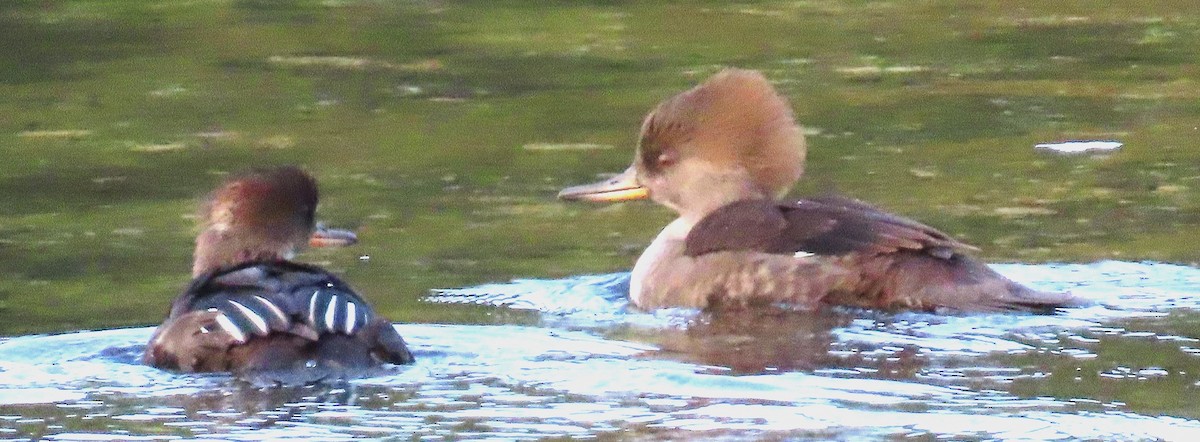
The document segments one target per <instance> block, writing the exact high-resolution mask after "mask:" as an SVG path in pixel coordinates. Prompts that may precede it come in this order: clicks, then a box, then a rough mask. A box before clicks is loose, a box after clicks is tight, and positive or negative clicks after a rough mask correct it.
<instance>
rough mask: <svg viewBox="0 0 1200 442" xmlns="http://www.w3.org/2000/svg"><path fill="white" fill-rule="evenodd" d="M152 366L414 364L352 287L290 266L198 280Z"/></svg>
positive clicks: (249, 267)
mask: <svg viewBox="0 0 1200 442" xmlns="http://www.w3.org/2000/svg"><path fill="white" fill-rule="evenodd" d="M144 359H145V361H146V362H147V363H148V364H150V365H154V366H156V367H160V368H167V369H174V370H180V371H187V372H193V371H233V372H239V373H263V372H274V373H284V372H289V371H291V372H297V373H300V372H304V374H303V375H299V377H300V378H303V379H304V380H306V381H307V380H315V379H310V378H313V377H315V378H318V379H319V378H321V377H326V376H338V375H339V374H340V373H341V372H342V371H344V370H347V369H356V368H369V367H373V366H377V365H379V364H380V363H382V362H389V363H395V364H405V363H409V362H412V360H413V359H412V354H411V353H410V352H409V351H408V348H407V346H406V345H405V343H404V340H403V339H402V338H401V337H400V335H399V334H398V333H396V331H395V329H394V328H392V325H391V323H390V322H389V321H387V320H386V319H383V318H380V317H377V316H376V315H375V313H374V311H373V310H372V309H371V307H370V305H369V304H367V302H366V300H364V299H363V298H362V297H361V296H359V295H358V294H357V293H355V292H354V290H353V289H351V288H350V286H349V285H347V284H346V283H344V282H342V281H341V280H340V279H338V278H337V277H335V276H333V275H332V274H330V273H328V272H326V271H325V270H323V269H321V268H319V267H315V266H309V265H305V264H299V263H294V262H290V261H265V262H250V263H245V264H241V265H237V266H232V267H226V268H221V269H217V270H215V271H212V272H209V273H207V274H203V275H200V276H198V277H197V278H195V279H194V280H193V281H192V283H191V285H190V286H189V287H188V288H187V289H186V290H185V291H184V292H183V293H182V294H181V295H180V296H179V297H177V298H176V299H175V301H174V302H173V303H172V305H171V311H170V314H169V315H168V317H167V320H166V321H165V322H164V323H163V324H162V325H161V326H159V328H158V330H156V331H155V335H154V337H153V338H152V339H151V341H150V345H149V346H148V347H147V349H146V353H145V356H144Z"/></svg>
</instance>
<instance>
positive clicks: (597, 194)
mask: <svg viewBox="0 0 1200 442" xmlns="http://www.w3.org/2000/svg"><path fill="white" fill-rule="evenodd" d="M649 196H650V193H649V191H647V190H646V188H645V187H642V185H640V184H638V182H637V171H635V170H634V168H633V166H630V167H629V168H628V169H625V171H624V172H621V174H620V175H617V176H615V177H612V178H609V179H607V180H604V181H601V182H598V183H592V184H584V185H582V186H574V187H568V188H566V189H563V190H562V191H561V192H558V197H559V198H562V199H564V200H568V201H598V202H612V201H629V200H641V199H646V198H647V197H649Z"/></svg>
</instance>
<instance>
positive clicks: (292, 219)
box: [192, 166, 318, 276]
mask: <svg viewBox="0 0 1200 442" xmlns="http://www.w3.org/2000/svg"><path fill="white" fill-rule="evenodd" d="M317 199H318V193H317V183H316V181H315V180H314V179H313V178H312V177H311V176H309V175H308V173H306V172H304V171H303V170H300V169H299V168H296V167H290V166H287V167H278V168H271V169H256V170H252V171H249V172H246V173H243V174H240V175H237V176H233V177H231V178H229V179H227V180H226V181H225V182H224V183H222V184H221V185H220V187H217V189H216V190H214V191H212V193H210V194H209V195H208V198H207V200H206V201H205V202H204V204H202V205H201V207H200V213H199V219H200V228H201V232H200V234H199V235H198V236H197V237H196V252H195V256H194V261H193V264H192V275H193V276H196V275H199V274H202V273H204V272H207V271H210V270H213V269H216V268H218V267H222V266H227V265H234V264H239V263H242V262H246V261H252V260H263V259H287V258H289V257H291V255H292V254H294V253H295V252H296V251H297V250H299V249H301V248H303V247H304V245H305V244H306V243H307V242H308V240H309V236H310V234H311V233H312V232H313V229H314V228H315V221H314V214H315V212H316V208H317Z"/></svg>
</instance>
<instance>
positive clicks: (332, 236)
mask: <svg viewBox="0 0 1200 442" xmlns="http://www.w3.org/2000/svg"><path fill="white" fill-rule="evenodd" d="M357 242H358V235H355V234H354V232H351V231H349V230H342V229H330V228H328V227H325V226H317V230H315V231H313V234H312V236H310V237H308V245H309V246H311V247H345V246H349V245H354V244H355V243H357Z"/></svg>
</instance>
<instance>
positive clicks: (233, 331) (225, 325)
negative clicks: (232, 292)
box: [216, 313, 246, 344]
mask: <svg viewBox="0 0 1200 442" xmlns="http://www.w3.org/2000/svg"><path fill="white" fill-rule="evenodd" d="M216 321H217V325H219V326H221V329H222V330H225V333H229V336H232V337H233V340H235V341H237V342H238V343H239V344H245V343H246V334H245V333H242V330H241V329H239V328H238V327H237V325H234V323H233V321H230V320H229V317H228V316H225V313H221V314H218V315H217V318H216Z"/></svg>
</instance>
